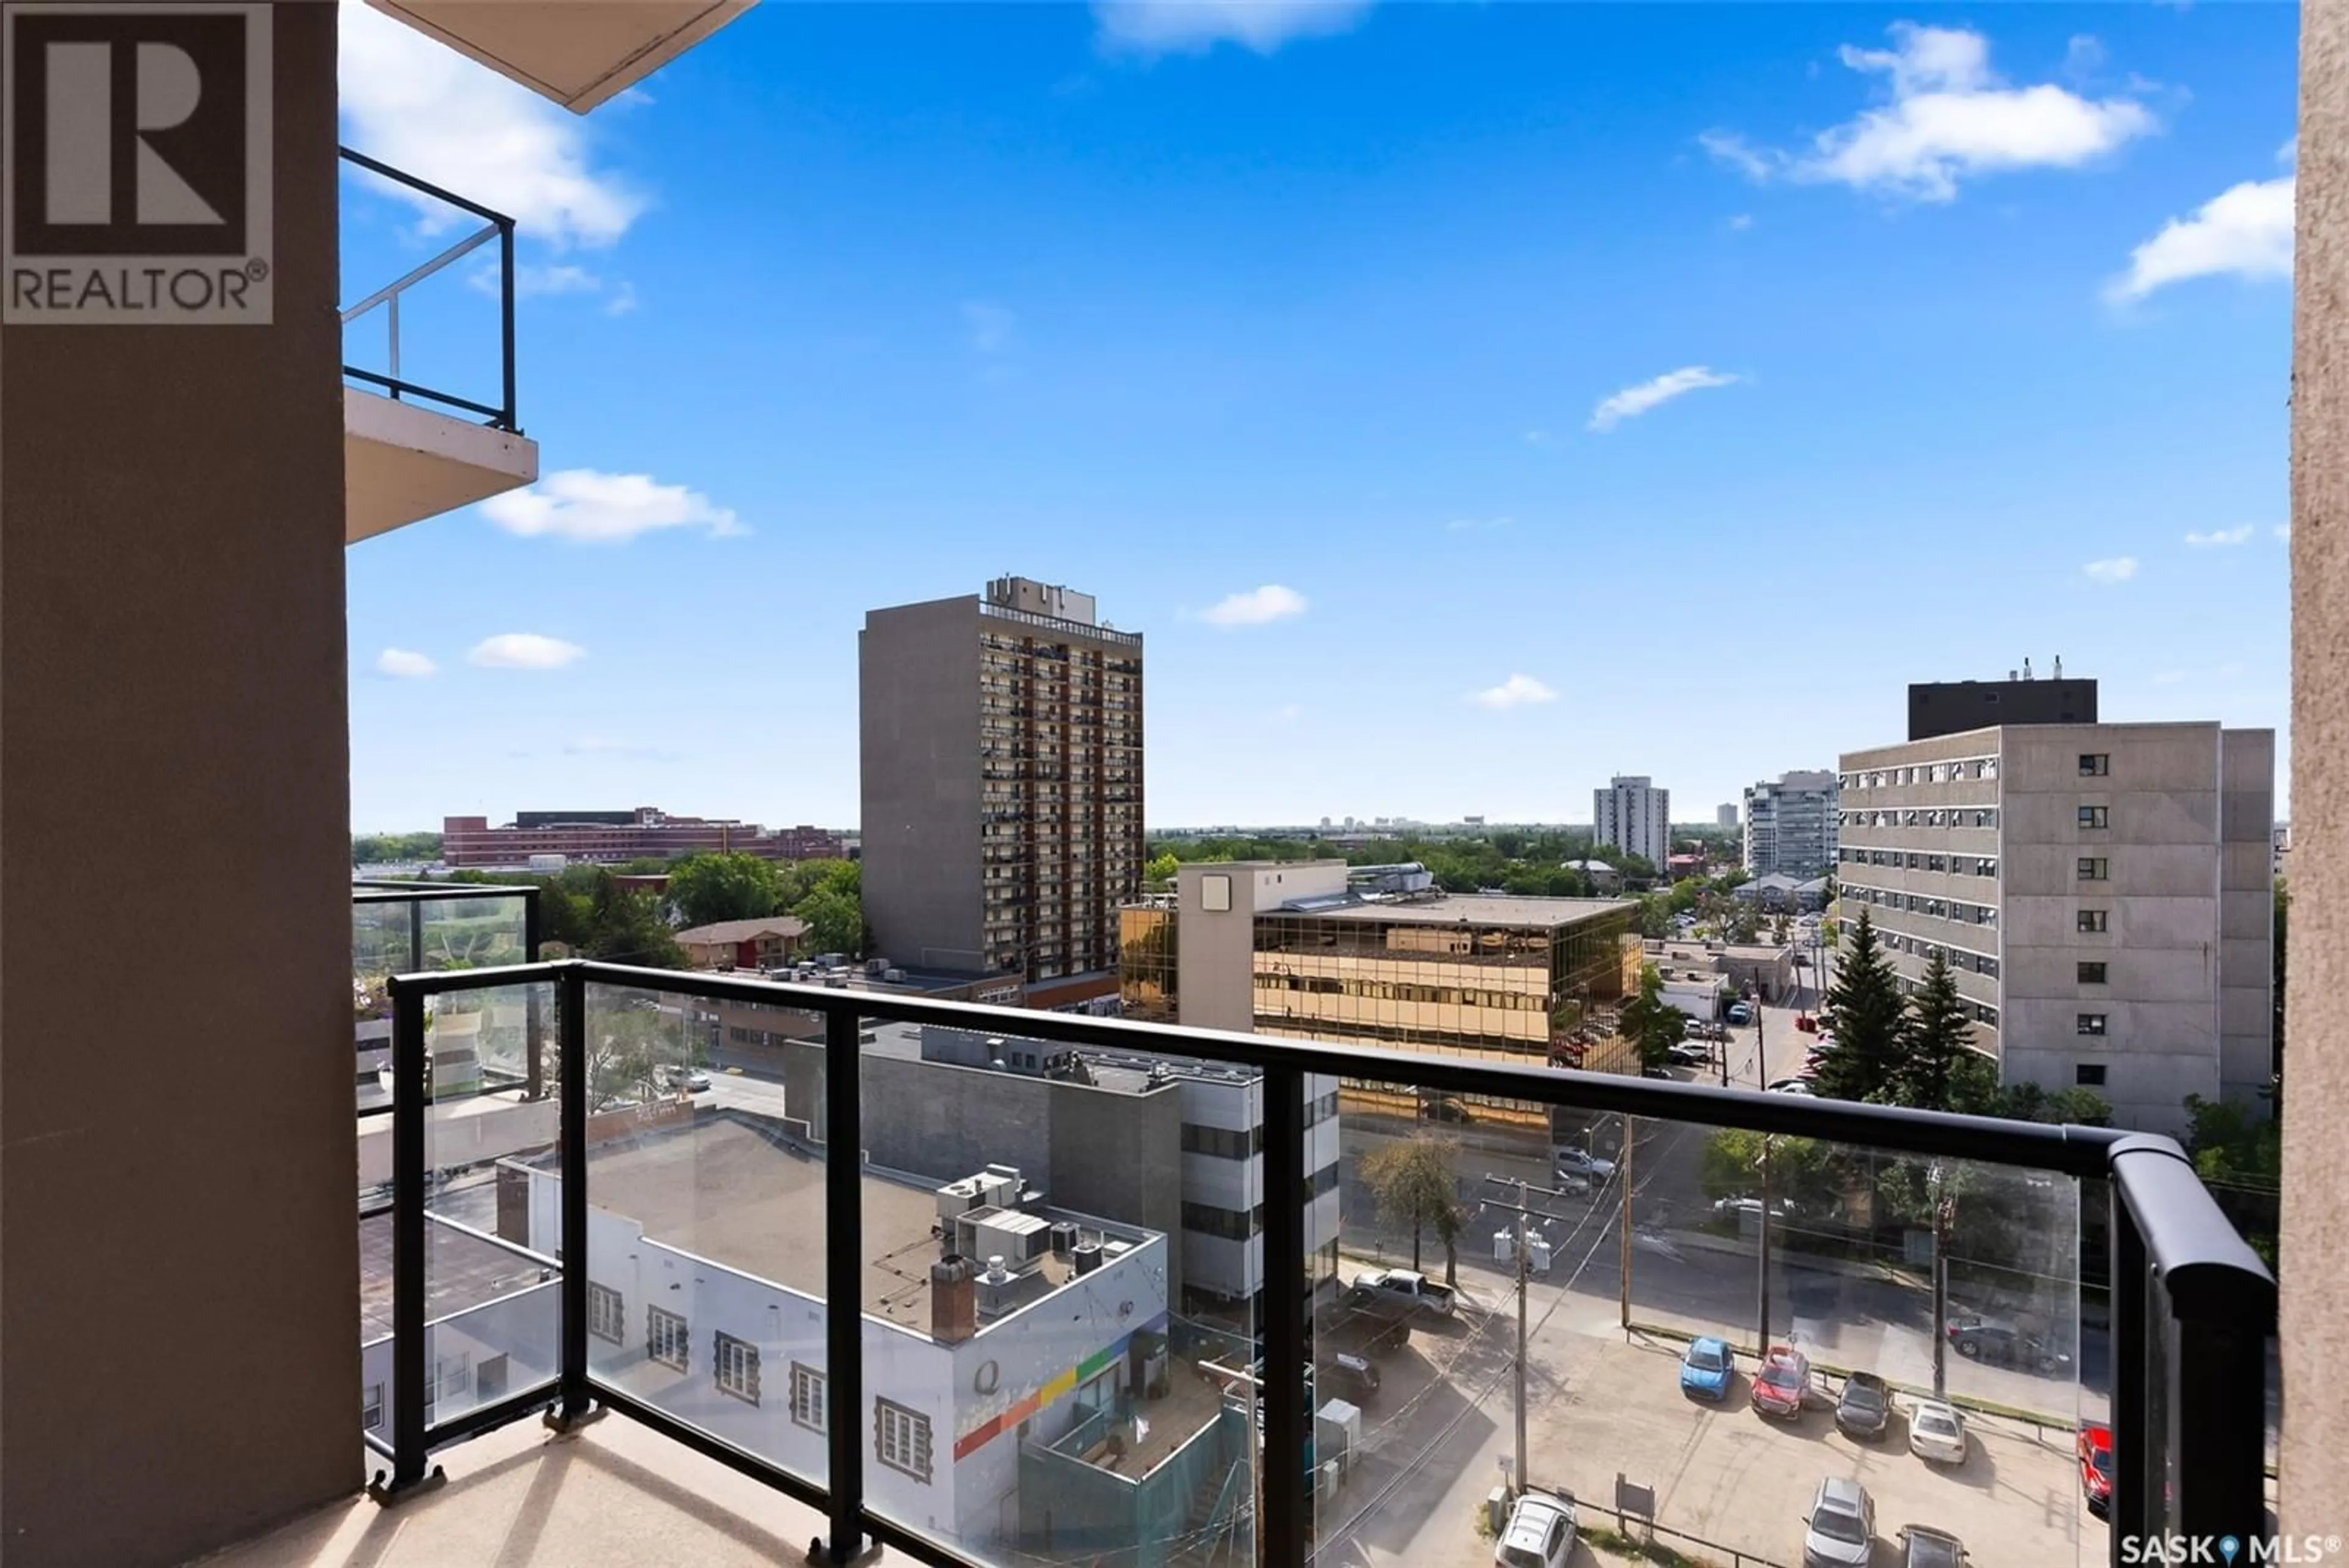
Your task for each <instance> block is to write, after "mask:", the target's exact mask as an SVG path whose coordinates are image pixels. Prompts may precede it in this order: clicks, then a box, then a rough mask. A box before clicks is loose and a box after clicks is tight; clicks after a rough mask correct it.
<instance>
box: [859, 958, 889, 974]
mask: <svg viewBox="0 0 2349 1568" xmlns="http://www.w3.org/2000/svg"><path fill="white" fill-rule="evenodd" d="M864 972H865V973H866V974H868V975H875V974H886V973H888V972H889V961H888V960H887V959H877V958H870V959H866V960H865V961H864Z"/></svg>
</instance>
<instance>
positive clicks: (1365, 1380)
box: [1314, 1351, 1379, 1409]
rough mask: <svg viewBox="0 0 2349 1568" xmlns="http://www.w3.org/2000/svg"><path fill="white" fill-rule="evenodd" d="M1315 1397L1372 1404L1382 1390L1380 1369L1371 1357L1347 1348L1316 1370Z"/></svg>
mask: <svg viewBox="0 0 2349 1568" xmlns="http://www.w3.org/2000/svg"><path fill="white" fill-rule="evenodd" d="M1314 1377H1315V1382H1316V1389H1317V1392H1316V1394H1315V1397H1316V1398H1332V1397H1334V1398H1339V1399H1343V1400H1345V1401H1346V1402H1347V1403H1348V1404H1350V1405H1359V1406H1361V1407H1363V1408H1364V1409H1368V1408H1369V1407H1370V1405H1371V1400H1372V1399H1373V1398H1374V1397H1376V1396H1377V1394H1378V1391H1379V1369H1378V1368H1377V1367H1376V1366H1372V1365H1371V1362H1370V1360H1369V1358H1368V1357H1365V1356H1361V1355H1347V1354H1346V1353H1344V1352H1342V1351H1341V1352H1340V1353H1339V1354H1337V1355H1332V1356H1330V1358H1329V1359H1328V1360H1326V1361H1324V1362H1323V1363H1322V1364H1321V1365H1320V1366H1319V1368H1318V1369H1317V1370H1316V1372H1315V1374H1314Z"/></svg>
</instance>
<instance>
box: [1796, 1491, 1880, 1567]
mask: <svg viewBox="0 0 2349 1568" xmlns="http://www.w3.org/2000/svg"><path fill="white" fill-rule="evenodd" d="M1875 1550H1876V1503H1875V1501H1874V1500H1872V1499H1871V1498H1869V1496H1868V1489H1867V1488H1866V1487H1864V1486H1862V1485H1860V1484H1859V1483H1858V1482H1857V1481H1856V1480H1850V1479H1849V1478H1848V1477H1846V1476H1829V1477H1827V1479H1826V1480H1823V1481H1821V1482H1819V1490H1818V1495H1817V1496H1816V1497H1815V1498H1813V1499H1812V1500H1811V1511H1810V1512H1809V1513H1808V1514H1806V1515H1805V1516H1804V1519H1803V1568H1868V1559H1869V1558H1870V1556H1871V1555H1873V1553H1874V1552H1875Z"/></svg>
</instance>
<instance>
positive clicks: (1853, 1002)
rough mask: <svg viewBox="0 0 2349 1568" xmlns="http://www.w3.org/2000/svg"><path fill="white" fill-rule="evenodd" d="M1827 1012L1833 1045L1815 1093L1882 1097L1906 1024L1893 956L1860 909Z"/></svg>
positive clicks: (1854, 1097)
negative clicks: (1880, 944)
mask: <svg viewBox="0 0 2349 1568" xmlns="http://www.w3.org/2000/svg"><path fill="white" fill-rule="evenodd" d="M1826 1016H1827V1023H1828V1026H1829V1027H1830V1028H1832V1029H1833V1030H1834V1031H1835V1049H1834V1050H1832V1051H1830V1052H1829V1053H1828V1054H1827V1059H1826V1063H1825V1064H1823V1065H1822V1066H1821V1067H1820V1069H1819V1079H1818V1090H1819V1093H1821V1094H1823V1095H1829V1096H1834V1097H1835V1098H1837V1099H1840V1100H1865V1099H1870V1098H1880V1097H1881V1096H1882V1095H1883V1093H1884V1091H1885V1090H1887V1089H1888V1088H1890V1087H1891V1086H1892V1085H1893V1082H1894V1079H1895V1076H1896V1075H1897V1073H1898V1071H1899V1065H1900V1059H1901V1052H1902V1047H1903V1046H1904V1045H1905V1044H1906V1041H1905V1040H1904V1038H1903V1036H1904V1035H1906V1033H1908V1029H1907V1021H1906V1019H1905V1017H1904V1009H1903V1008H1902V1006H1901V1003H1900V990H1899V986H1898V985H1897V984H1896V983H1895V981H1894V980H1893V976H1892V964H1891V961H1889V959H1887V958H1886V957H1885V956H1884V950H1882V949H1881V948H1879V947H1878V946H1877V945H1876V926H1875V922H1874V921H1872V920H1871V919H1869V918H1868V911H1867V910H1866V909H1862V910H1860V912H1859V920H1858V923H1857V924H1856V925H1854V926H1853V927H1852V930H1851V940H1850V941H1849V942H1848V943H1847V945H1846V946H1845V948H1844V950H1843V954H1842V956H1841V957H1840V958H1838V959H1837V967H1836V981H1835V984H1834V985H1833V986H1831V987H1830V988H1828V991H1827V1005H1826Z"/></svg>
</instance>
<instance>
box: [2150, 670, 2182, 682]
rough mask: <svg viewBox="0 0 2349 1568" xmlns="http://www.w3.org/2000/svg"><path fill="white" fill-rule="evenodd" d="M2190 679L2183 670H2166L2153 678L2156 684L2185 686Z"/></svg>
mask: <svg viewBox="0 0 2349 1568" xmlns="http://www.w3.org/2000/svg"><path fill="white" fill-rule="evenodd" d="M2189 679H2190V678H2189V676H2188V675H2187V673H2186V671H2185V670H2162V671H2161V672H2160V673H2159V674H2158V675H2156V676H2155V677H2154V678H2153V683H2154V684H2155V685H2156V686H2183V685H2185V684H2186V682H2187V680H2189Z"/></svg>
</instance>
